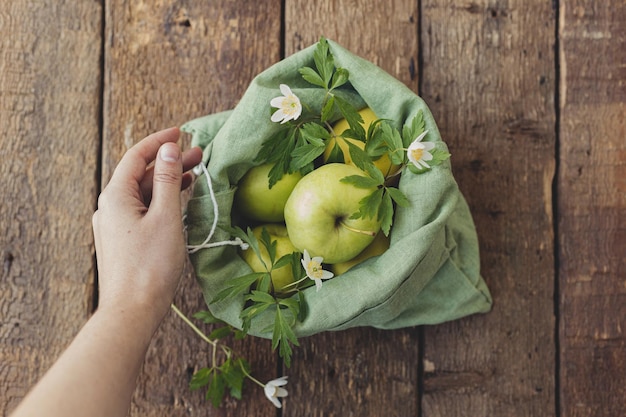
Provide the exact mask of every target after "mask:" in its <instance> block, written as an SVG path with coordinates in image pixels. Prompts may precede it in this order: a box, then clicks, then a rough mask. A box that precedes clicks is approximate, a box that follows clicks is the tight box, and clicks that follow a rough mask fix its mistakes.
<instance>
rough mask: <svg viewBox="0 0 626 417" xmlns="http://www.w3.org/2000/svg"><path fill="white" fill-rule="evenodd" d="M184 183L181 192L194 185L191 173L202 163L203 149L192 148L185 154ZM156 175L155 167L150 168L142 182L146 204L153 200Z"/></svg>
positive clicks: (142, 191) (183, 157)
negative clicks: (153, 178)
mask: <svg viewBox="0 0 626 417" xmlns="http://www.w3.org/2000/svg"><path fill="white" fill-rule="evenodd" d="M182 160H183V172H184V174H183V181H182V184H181V190H184V189H186V188H187V187H189V186H190V185H191V183H192V176H191V174H190V173H188V172H187V171H189V170H190V169H192V168H193V167H195V166H196V165H198V164H199V163H200V162H202V149H200V148H198V147H194V148H191V149H189V150H187V151H185V152H183V156H182ZM153 174H154V166H150V167H148V169H147V171H146V173H145V175H144V177H143V179H142V180H141V184H140V186H141V194H142V196H143V199H144V201H145V202H146V204H149V202H150V200H151V199H152V177H153Z"/></svg>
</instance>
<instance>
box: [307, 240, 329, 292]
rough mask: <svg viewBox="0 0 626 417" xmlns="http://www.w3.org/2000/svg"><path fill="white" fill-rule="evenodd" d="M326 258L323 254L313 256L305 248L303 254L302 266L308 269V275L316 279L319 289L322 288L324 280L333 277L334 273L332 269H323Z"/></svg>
mask: <svg viewBox="0 0 626 417" xmlns="http://www.w3.org/2000/svg"><path fill="white" fill-rule="evenodd" d="M323 261H324V258H322V257H321V256H315V257H313V258H311V255H309V252H308V251H307V250H306V249H305V250H304V254H302V261H301V262H302V266H303V267H304V270H305V271H306V275H307V276H308V277H309V278H311V279H312V280H313V281H315V286H316V287H317V291H319V290H320V288H322V280H323V279H329V278H332V277H333V276H334V275H333V273H332V272H330V271H325V270H324V269H322V262H323Z"/></svg>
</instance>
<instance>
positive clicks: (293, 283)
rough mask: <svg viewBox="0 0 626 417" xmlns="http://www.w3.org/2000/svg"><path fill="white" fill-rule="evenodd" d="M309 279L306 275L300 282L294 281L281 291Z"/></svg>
mask: <svg viewBox="0 0 626 417" xmlns="http://www.w3.org/2000/svg"><path fill="white" fill-rule="evenodd" d="M307 278H308V276H307V275H305V276H304V277H302V278H300V279H299V280H297V281H294V282H292V283H291V284H287V285H285V286H283V287H282V288H280V291H282V290H284V289H285V288H289V287H293V286H294V285H298V284H299V283H301V282H302V281H304V280H305V279H307Z"/></svg>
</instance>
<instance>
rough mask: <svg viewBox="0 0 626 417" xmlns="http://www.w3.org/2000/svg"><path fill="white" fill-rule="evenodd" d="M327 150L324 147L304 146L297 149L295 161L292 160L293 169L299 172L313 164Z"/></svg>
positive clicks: (294, 154) (294, 155) (294, 152)
mask: <svg viewBox="0 0 626 417" xmlns="http://www.w3.org/2000/svg"><path fill="white" fill-rule="evenodd" d="M325 149H326V147H325V146H323V145H322V146H317V145H304V146H300V147H299V148H296V149H295V150H294V151H293V154H292V157H293V159H292V160H291V169H292V170H294V171H298V170H300V169H301V168H304V167H306V166H307V165H309V164H311V163H313V161H315V160H316V159H317V157H318V156H320V155H321V154H323V153H324V150H325Z"/></svg>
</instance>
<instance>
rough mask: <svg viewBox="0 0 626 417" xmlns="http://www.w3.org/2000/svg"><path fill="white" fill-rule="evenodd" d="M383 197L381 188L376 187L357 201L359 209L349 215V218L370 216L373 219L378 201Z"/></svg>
mask: <svg viewBox="0 0 626 417" xmlns="http://www.w3.org/2000/svg"><path fill="white" fill-rule="evenodd" d="M382 198H383V189H382V188H378V189H377V190H376V191H374V192H373V193H372V194H370V195H368V196H366V197H363V198H362V199H361V201H359V211H358V212H356V213H354V214H353V215H351V216H350V218H351V219H358V218H370V219H373V218H375V217H376V216H377V215H378V210H379V207H380V203H381V201H382Z"/></svg>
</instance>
